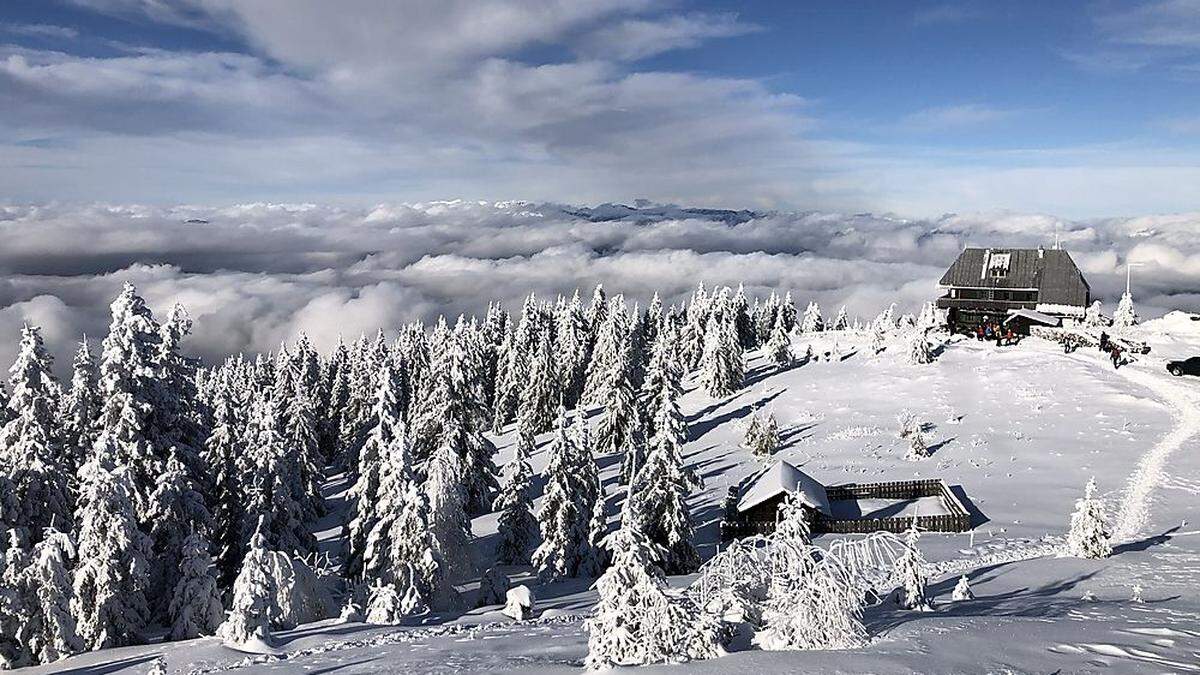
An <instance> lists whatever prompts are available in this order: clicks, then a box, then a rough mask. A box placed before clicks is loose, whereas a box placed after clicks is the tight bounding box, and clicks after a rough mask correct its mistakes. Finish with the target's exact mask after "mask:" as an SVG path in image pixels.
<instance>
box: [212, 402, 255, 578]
mask: <svg viewBox="0 0 1200 675" xmlns="http://www.w3.org/2000/svg"><path fill="white" fill-rule="evenodd" d="M229 387H230V385H223V386H222V387H221V388H220V390H219V391H218V392H217V397H216V402H215V405H214V408H213V424H212V430H211V431H210V432H209V435H208V440H206V441H205V443H204V451H203V455H202V456H203V458H204V463H205V465H206V466H207V467H208V470H209V472H210V475H211V477H212V485H213V494H212V498H211V501H210V504H211V509H212V515H213V542H212V543H213V546H214V550H215V551H216V553H217V558H216V568H217V579H218V582H219V585H220V587H221V588H223V589H228V588H230V587H232V586H233V580H234V579H235V578H237V573H238V570H239V569H241V566H242V552H243V540H242V523H243V522H244V518H245V507H244V505H243V498H244V492H243V475H244V474H245V473H246V470H247V468H248V467H246V466H244V465H243V463H242V462H241V461H239V460H240V459H242V458H243V454H242V452H241V447H242V446H241V444H240V443H239V442H238V438H237V427H238V421H237V420H236V419H235V413H234V404H233V402H232V401H231V394H230V391H229Z"/></svg>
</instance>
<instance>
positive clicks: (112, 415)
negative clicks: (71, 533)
mask: <svg viewBox="0 0 1200 675" xmlns="http://www.w3.org/2000/svg"><path fill="white" fill-rule="evenodd" d="M110 308H111V311H112V321H111V322H110V323H109V327H108V335H107V336H106V337H105V338H104V342H103V344H102V352H101V356H100V398H101V400H102V401H103V408H102V411H101V416H100V425H99V426H100V434H99V436H100V440H97V444H100V443H102V442H103V443H106V444H107V445H109V446H111V449H112V450H113V452H114V453H115V454H112V456H111V457H110V460H109V461H110V462H111V463H112V464H113V466H114V467H124V468H127V469H128V471H127V475H128V479H129V481H130V486H131V487H132V489H133V493H132V494H133V499H134V504H135V505H136V507H137V513H138V517H139V519H141V518H143V517H144V516H145V513H146V509H147V507H148V502H149V498H150V493H151V492H153V491H154V486H155V484H156V481H157V478H158V475H159V471H160V468H161V458H160V457H159V455H158V452H159V450H160V449H161V450H164V451H165V450H166V448H165V447H162V448H159V447H158V445H157V442H158V440H159V439H156V438H154V437H153V430H152V428H151V415H152V413H153V410H154V407H155V406H156V405H158V404H159V402H160V399H161V394H162V389H161V386H160V384H159V382H158V380H157V378H156V377H155V374H156V373H158V372H159V368H158V364H159V358H160V354H159V342H160V341H161V340H162V335H161V333H160V327H159V325H158V323H157V322H155V321H154V317H153V315H152V314H151V313H150V310H149V308H147V307H146V301H145V300H143V299H142V297H141V296H139V295H138V294H137V289H135V288H134V287H133V284H130V283H126V284H125V285H124V287H122V289H121V293H120V294H119V295H117V298H116V299H115V300H113V303H112V305H111V307H110ZM106 435H107V437H108V439H107V441H105V440H104V439H103V437H104V436H106ZM80 548H81V549H82V548H83V545H82V542H81V543H80Z"/></svg>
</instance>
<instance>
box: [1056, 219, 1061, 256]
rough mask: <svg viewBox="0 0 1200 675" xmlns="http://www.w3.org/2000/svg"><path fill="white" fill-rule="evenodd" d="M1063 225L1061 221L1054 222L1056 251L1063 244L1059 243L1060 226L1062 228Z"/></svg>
mask: <svg viewBox="0 0 1200 675" xmlns="http://www.w3.org/2000/svg"><path fill="white" fill-rule="evenodd" d="M1061 226H1062V225H1061V224H1060V223H1054V250H1055V251H1057V250H1059V249H1061V248H1062V246H1061V245H1060V244H1059V241H1058V228H1060V227H1061Z"/></svg>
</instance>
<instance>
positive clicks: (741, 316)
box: [729, 284, 756, 349]
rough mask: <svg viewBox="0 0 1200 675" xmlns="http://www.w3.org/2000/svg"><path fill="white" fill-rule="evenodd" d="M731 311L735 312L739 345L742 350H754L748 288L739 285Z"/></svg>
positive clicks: (734, 320)
mask: <svg viewBox="0 0 1200 675" xmlns="http://www.w3.org/2000/svg"><path fill="white" fill-rule="evenodd" d="M729 309H730V311H731V312H733V326H734V331H735V332H736V333H737V337H738V344H740V345H741V347H742V349H754V347H755V342H756V340H755V335H754V327H753V325H752V324H751V322H750V302H749V301H748V300H747V299H746V288H745V286H744V285H743V284H738V287H737V292H736V293H734V294H733V300H732V301H730V304H729Z"/></svg>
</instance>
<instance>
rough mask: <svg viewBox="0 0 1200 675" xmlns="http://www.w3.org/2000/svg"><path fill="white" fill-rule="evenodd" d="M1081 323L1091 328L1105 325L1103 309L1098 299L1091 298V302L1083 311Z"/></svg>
mask: <svg viewBox="0 0 1200 675" xmlns="http://www.w3.org/2000/svg"><path fill="white" fill-rule="evenodd" d="M1083 323H1084V324H1085V325H1087V326H1090V327H1092V328H1101V327H1103V326H1105V325H1106V319H1105V318H1104V311H1103V310H1102V309H1101V304H1100V301H1099V300H1093V301H1092V304H1090V305H1088V308H1087V309H1086V310H1084V312H1083Z"/></svg>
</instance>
